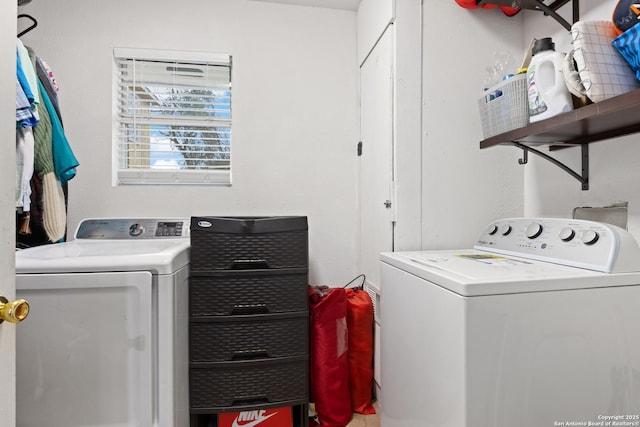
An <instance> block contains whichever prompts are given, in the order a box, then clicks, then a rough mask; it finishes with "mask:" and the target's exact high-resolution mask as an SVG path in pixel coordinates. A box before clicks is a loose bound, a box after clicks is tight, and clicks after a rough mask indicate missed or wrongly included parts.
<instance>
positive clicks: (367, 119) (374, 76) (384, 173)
mask: <svg viewBox="0 0 640 427" xmlns="http://www.w3.org/2000/svg"><path fill="white" fill-rule="evenodd" d="M392 42H393V40H392V29H391V27H387V29H386V30H385V32H384V34H383V36H382V38H381V39H380V40H379V41H378V43H377V44H376V46H375V47H374V49H373V51H372V52H371V54H370V55H369V57H368V58H367V59H366V61H365V62H364V63H363V65H362V66H361V67H360V114H361V116H360V140H361V141H362V154H361V155H360V157H359V158H360V179H359V183H360V191H359V193H360V270H361V272H363V273H364V274H365V275H366V277H367V282H368V283H369V284H371V285H373V286H374V287H375V288H376V289H379V276H380V273H379V268H380V267H379V259H380V252H388V251H391V250H393V227H394V224H393V221H394V212H395V201H394V198H393V189H392V184H393V43H392Z"/></svg>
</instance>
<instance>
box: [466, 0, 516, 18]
mask: <svg viewBox="0 0 640 427" xmlns="http://www.w3.org/2000/svg"><path fill="white" fill-rule="evenodd" d="M456 3H458V4H459V5H460V6H462V7H464V8H465V9H477V8H478V5H477V4H478V2H477V0H456ZM481 7H482V8H483V9H493V8H494V7H499V8H500V10H501V11H503V12H504V14H505V15H507V16H513V15H515V14H516V13H518V12H520V9H519V8H515V7H509V6H496V5H495V4H483V5H482V6H481Z"/></svg>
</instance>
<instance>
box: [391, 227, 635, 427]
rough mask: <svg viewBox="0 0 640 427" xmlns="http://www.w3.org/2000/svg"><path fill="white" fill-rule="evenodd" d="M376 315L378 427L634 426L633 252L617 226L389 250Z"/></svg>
mask: <svg viewBox="0 0 640 427" xmlns="http://www.w3.org/2000/svg"><path fill="white" fill-rule="evenodd" d="M380 314H381V317H382V324H383V325H384V328H383V329H382V336H381V341H382V342H381V352H382V354H381V375H382V391H381V393H382V398H381V405H382V426H383V427H436V426H437V427H514V426H518V427H547V426H568V425H585V426H586V425H627V426H638V425H640V248H639V247H638V245H637V244H636V242H635V240H634V239H633V237H632V236H631V235H630V234H629V233H628V232H626V231H625V230H622V229H620V228H618V227H615V226H610V225H607V224H602V223H597V222H590V221H581V220H569V219H546V218H537V219H524V218H515V219H504V220H499V221H496V222H495V223H492V224H490V225H489V226H488V227H487V228H486V229H485V230H484V231H483V232H482V233H481V235H480V237H479V238H478V240H477V242H476V244H475V245H474V248H473V249H464V250H446V251H423V252H398V253H384V254H382V255H381V300H380ZM607 422H609V424H607ZM616 423H620V424H616Z"/></svg>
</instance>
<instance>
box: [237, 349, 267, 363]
mask: <svg viewBox="0 0 640 427" xmlns="http://www.w3.org/2000/svg"><path fill="white" fill-rule="evenodd" d="M268 358H269V353H267V350H265V349H259V350H249V351H237V352H235V353H234V354H233V357H232V358H231V360H251V359H268Z"/></svg>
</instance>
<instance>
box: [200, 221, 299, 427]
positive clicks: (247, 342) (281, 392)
mask: <svg viewBox="0 0 640 427" xmlns="http://www.w3.org/2000/svg"><path fill="white" fill-rule="evenodd" d="M308 246H309V244H308V227H307V218H306V217H304V216H279V217H214V216H204V217H202V216H201V217H192V218H191V275H190V279H189V281H190V283H189V402H190V403H189V407H190V412H191V427H199V426H200V425H204V424H205V423H206V425H207V427H208V426H209V425H217V421H216V420H217V415H216V414H220V413H224V412H238V411H251V410H259V409H268V408H277V407H285V406H291V407H292V412H293V414H294V415H295V416H294V417H293V419H294V422H293V425H294V427H307V425H308V420H307V417H306V413H307V406H308V400H309V396H308V393H309V391H308V389H309V310H308V303H307V288H308V268H309V260H308V258H309V249H308ZM283 427H284V426H283Z"/></svg>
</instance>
